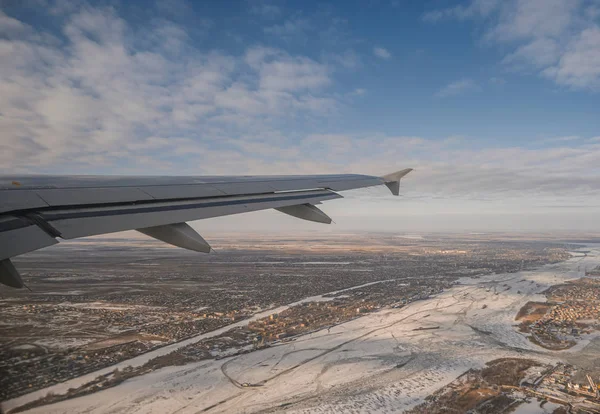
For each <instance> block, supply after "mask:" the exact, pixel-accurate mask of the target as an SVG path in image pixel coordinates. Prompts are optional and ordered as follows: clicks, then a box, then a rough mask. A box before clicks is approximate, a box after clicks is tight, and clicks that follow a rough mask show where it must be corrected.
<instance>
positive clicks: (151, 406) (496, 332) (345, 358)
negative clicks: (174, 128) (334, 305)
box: [5, 246, 600, 413]
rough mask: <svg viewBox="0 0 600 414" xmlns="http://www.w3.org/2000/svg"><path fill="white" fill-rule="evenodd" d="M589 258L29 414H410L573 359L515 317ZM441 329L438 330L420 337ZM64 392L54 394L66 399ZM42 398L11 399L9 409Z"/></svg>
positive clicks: (463, 284) (489, 280) (593, 255)
mask: <svg viewBox="0 0 600 414" xmlns="http://www.w3.org/2000/svg"><path fill="white" fill-rule="evenodd" d="M584 250H586V251H587V250H590V252H589V253H588V254H587V255H582V254H578V255H576V256H574V257H573V258H572V259H570V260H568V261H566V262H563V263H559V264H556V265H547V266H543V267H541V268H540V269H538V270H535V271H527V272H519V273H512V274H501V275H490V276H485V277H481V278H477V279H472V278H463V279H461V280H460V283H459V284H458V285H456V286H455V287H453V288H452V289H449V290H447V291H445V292H443V293H442V294H440V295H438V296H436V297H434V298H431V299H429V300H425V301H419V302H414V303H412V304H410V305H408V306H406V307H404V308H402V309H386V310H382V311H380V312H376V313H372V314H367V315H366V316H364V317H362V318H359V319H355V320H353V321H350V322H347V323H344V324H341V325H338V326H335V327H332V328H331V329H330V330H329V331H328V330H322V331H320V332H316V333H312V334H309V335H305V336H302V337H299V338H298V339H297V340H295V341H292V342H288V343H285V344H281V345H278V346H275V347H271V348H268V349H264V350H261V351H257V352H252V353H249V354H244V355H240V356H236V357H230V358H225V359H221V360H218V361H215V360H211V361H203V362H199V363H194V364H189V365H185V366H181V367H169V368H164V369H161V370H158V371H156V372H153V373H151V374H148V375H144V376H141V377H137V378H133V379H131V380H128V381H126V382H124V383H123V384H121V385H119V386H117V387H114V388H111V389H107V390H104V391H101V392H98V393H95V394H91V395H88V396H85V397H80V398H76V399H72V400H68V401H64V402H61V403H57V404H53V405H49V406H44V407H41V408H38V409H34V410H30V411H28V412H30V413H78V412H79V413H81V412H86V413H197V412H200V411H202V412H208V413H223V412H244V413H250V412H264V411H283V410H286V411H288V412H348V411H350V410H353V411H354V412H393V411H395V412H401V411H402V410H404V409H406V408H409V407H413V406H414V405H416V404H418V403H420V402H422V401H423V399H424V398H425V397H426V396H427V395H429V394H431V393H432V392H434V391H435V390H437V389H439V388H441V387H443V386H444V385H446V384H448V383H449V382H451V381H452V380H454V379H455V378H456V377H457V376H459V375H460V374H462V373H463V372H465V371H466V370H468V369H469V368H480V367H482V366H483V365H484V364H485V362H487V361H490V360H493V359H496V358H501V357H508V356H521V357H531V358H536V359H538V360H540V361H542V362H548V363H549V362H555V361H556V360H557V359H558V358H560V356H561V355H564V352H569V351H563V353H555V352H550V351H547V350H545V349H543V348H540V347H537V346H536V345H534V344H532V343H531V342H529V341H528V340H527V339H526V338H525V337H524V336H523V335H522V334H520V333H518V331H517V330H516V329H515V326H514V325H515V324H516V323H515V321H514V317H515V315H516V313H517V312H518V310H519V309H520V308H521V307H522V306H523V305H524V304H525V303H526V302H527V301H531V300H542V301H543V300H544V296H543V295H540V293H541V292H542V291H544V290H545V289H547V288H548V287H549V286H551V285H555V284H558V283H562V282H564V281H566V280H570V279H574V278H578V277H581V276H582V272H583V269H585V267H586V266H587V267H588V268H591V267H595V266H597V265H598V264H600V247H599V246H590V247H588V248H586V249H584ZM495 292H497V294H495ZM518 292H520V293H518ZM484 305H486V306H485V309H483V307H484ZM434 326H439V329H432V330H415V329H417V328H423V327H434ZM230 327H231V326H229V327H227V328H226V329H229V328H230ZM195 340H199V339H198V338H195ZM176 345H179V344H176ZM171 347H173V346H170V347H166V348H168V349H164V348H163V351H161V353H163V352H164V351H166V350H170V348H171ZM573 352H575V351H573ZM153 356H156V355H153ZM153 356H152V357H153ZM147 358H148V357H143V358H142V359H147ZM137 359H139V357H138V358H136V360H135V361H133V362H134V364H138V363H139V362H140V361H138V360H137ZM148 359H149V358H148ZM130 364H132V362H131V361H126V362H125V363H123V364H122V365H123V366H126V365H130ZM112 369H113V368H111V369H110V370H112ZM91 376H95V375H91ZM74 381H75V380H74ZM69 383H71V382H69ZM73 384H74V383H71V385H63V384H60V386H62V387H63V388H64V387H66V388H68V387H70V386H73ZM242 384H244V385H250V386H242ZM57 387H58V388H56V389H55V390H54V392H60V390H59V388H60V387H59V386H57ZM66 388H65V389H66ZM48 391H49V389H46V390H42V391H40V392H39V393H37V394H38V395H37V397H39V396H40V395H45V393H46V392H48ZM32 394H36V393H32ZM33 397H35V395H34V396H32V395H26V396H23V397H20V398H18V399H15V400H11V401H9V402H7V404H6V406H5V408H7V409H10V408H11V407H16V406H18V405H21V404H23V403H25V402H27V401H31V400H32V399H35V398H33Z"/></svg>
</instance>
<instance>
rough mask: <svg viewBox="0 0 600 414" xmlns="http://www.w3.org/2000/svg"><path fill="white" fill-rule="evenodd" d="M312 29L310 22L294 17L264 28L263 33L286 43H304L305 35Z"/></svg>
mask: <svg viewBox="0 0 600 414" xmlns="http://www.w3.org/2000/svg"><path fill="white" fill-rule="evenodd" d="M311 29H313V27H312V24H311V22H310V20H308V19H305V18H301V17H296V18H293V19H289V20H286V21H284V22H283V23H282V24H277V25H273V26H269V27H265V28H264V32H265V33H267V34H270V35H273V36H277V37H279V38H281V39H283V40H286V41H293V40H297V41H302V42H304V41H306V39H307V33H308V32H309V31H310V30H311Z"/></svg>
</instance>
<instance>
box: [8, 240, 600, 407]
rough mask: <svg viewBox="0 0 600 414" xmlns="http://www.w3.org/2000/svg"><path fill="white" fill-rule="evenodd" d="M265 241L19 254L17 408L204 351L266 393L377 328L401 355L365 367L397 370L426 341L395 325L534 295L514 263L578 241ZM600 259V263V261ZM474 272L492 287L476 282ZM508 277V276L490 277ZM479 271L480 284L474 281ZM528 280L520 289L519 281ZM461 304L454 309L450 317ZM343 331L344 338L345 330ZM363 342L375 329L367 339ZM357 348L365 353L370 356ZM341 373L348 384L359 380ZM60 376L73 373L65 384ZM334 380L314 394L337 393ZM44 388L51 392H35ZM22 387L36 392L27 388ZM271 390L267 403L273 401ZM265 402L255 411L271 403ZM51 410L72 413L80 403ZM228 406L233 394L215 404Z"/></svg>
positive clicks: (434, 329) (85, 245) (12, 380)
mask: <svg viewBox="0 0 600 414" xmlns="http://www.w3.org/2000/svg"><path fill="white" fill-rule="evenodd" d="M260 237H261V238H262V240H261V239H259V236H252V235H245V236H244V237H238V238H233V237H229V236H227V237H223V238H222V239H219V240H217V242H216V243H214V244H215V246H216V247H217V251H218V253H217V254H211V255H199V254H194V253H190V252H187V251H183V250H179V249H173V248H170V247H165V246H164V245H161V244H158V243H156V242H154V241H150V240H141V239H135V240H116V239H115V240H112V239H110V238H106V237H105V238H102V239H99V240H86V239H84V240H82V241H80V242H76V243H65V244H61V245H59V246H57V247H56V248H52V249H46V250H42V251H40V252H36V253H34V254H30V255H27V256H24V257H22V258H21V260H20V262H18V263H17V265H18V266H19V269H20V270H21V271H22V273H23V276H24V278H25V280H26V283H27V284H28V286H29V288H30V289H31V292H29V291H16V290H3V291H2V295H3V296H2V299H1V300H0V312H2V314H3V315H5V317H4V318H3V322H2V324H0V333H1V335H0V341H1V342H0V355H1V356H2V359H1V362H0V370H1V371H0V378H2V379H1V380H0V381H2V384H0V385H2V387H0V390H1V392H2V396H1V398H2V399H3V400H7V402H6V408H8V409H11V410H13V412H16V411H22V410H23V409H32V408H34V407H36V406H40V405H44V404H49V403H54V402H58V401H65V402H66V401H73V402H77V401H79V400H80V399H79V398H76V399H73V398H74V397H77V396H82V395H90V394H96V393H98V392H100V391H101V390H102V389H114V390H115V391H118V390H119V388H120V386H119V384H126V383H128V382H129V381H131V380H132V379H133V378H135V377H139V378H145V377H147V378H148V380H150V377H151V376H153V375H155V373H160V372H162V371H163V370H165V369H173V368H176V367H178V366H181V367H186V366H196V364H198V363H202V362H203V361H213V362H212V363H215V364H219V365H220V366H221V368H220V369H219V371H218V372H219V373H220V375H222V376H223V378H222V379H218V380H217V379H215V381H216V382H215V384H213V385H214V386H217V385H218V384H219V383H221V382H222V381H223V380H225V381H226V382H228V383H229V385H230V386H233V387H234V388H237V389H238V390H241V391H243V392H246V390H252V389H254V390H255V392H259V391H260V392H259V394H263V393H264V391H265V390H266V389H267V388H270V387H272V385H271V384H272V383H275V382H277V383H278V382H280V381H281V380H284V379H285V377H286V376H287V375H292V374H293V373H294V372H295V371H298V370H300V371H302V370H303V369H304V366H305V365H306V366H308V365H310V364H320V363H323V361H326V360H328V359H329V358H331V356H333V355H335V354H337V353H339V352H344V351H345V348H346V347H354V346H356V345H355V344H358V343H361V342H364V341H365V340H367V339H368V338H370V337H371V336H372V335H381V334H383V335H384V336H386V337H388V336H389V335H391V338H395V339H394V341H397V342H398V345H397V347H398V352H399V354H398V355H397V356H393V355H394V352H395V351H394V352H392V354H390V356H389V357H386V358H387V359H385V360H386V361H388V362H381V361H380V362H379V363H378V364H377V365H378V366H381V368H376V367H375V366H373V367H372V368H368V367H367V368H366V371H365V372H364V375H367V376H369V375H371V373H372V372H378V370H380V369H383V367H384V366H387V365H388V364H389V363H391V364H392V367H394V366H397V367H398V368H396V369H397V370H398V372H400V371H403V370H406V369H409V370H410V369H411V368H410V367H411V364H414V363H415V362H416V360H415V359H414V358H415V354H414V351H410V352H408V353H407V351H408V349H410V347H408V348H406V347H405V346H402V345H401V343H402V339H400V338H398V337H397V336H396V334H394V333H393V331H390V329H392V327H394V329H396V328H401V329H402V330H403V331H404V329H405V328H407V327H410V329H411V331H412V333H411V334H410V336H421V335H425V336H432V335H433V336H440V335H442V336H443V335H445V332H446V331H447V329H449V327H448V326H447V324H446V322H445V321H443V320H442V321H436V316H435V315H436V314H437V313H438V312H442V313H441V314H440V315H443V314H444V311H443V309H444V308H445V307H443V306H440V303H441V302H440V300H439V299H437V300H436V298H442V297H446V296H447V295H451V297H452V298H454V297H456V294H454V293H452V292H454V291H455V290H457V289H459V290H460V288H459V286H461V285H462V284H464V283H469V284H472V285H473V287H474V288H475V289H476V290H477V291H479V290H481V291H482V292H483V295H484V296H489V301H486V302H485V303H482V302H481V299H477V301H478V303H481V305H478V306H480V311H479V312H480V313H486V312H487V313H490V314H495V313H494V312H496V311H498V310H501V308H498V306H494V302H496V305H498V304H500V303H501V302H499V301H501V300H502V298H503V297H504V296H506V295H507V294H510V295H518V300H517V302H523V301H524V302H523V303H522V305H521V307H523V306H525V304H526V302H527V300H525V299H526V298H527V296H528V295H531V294H533V293H535V292H537V291H540V289H544V288H548V287H549V286H551V284H545V285H542V283H540V282H535V281H533V280H526V277H525V276H523V277H520V276H519V277H520V279H518V278H517V277H512V278H506V276H505V275H510V274H516V275H520V274H521V273H524V274H527V273H528V272H527V270H529V269H537V268H540V267H541V266H548V265H550V266H552V265H555V264H556V266H560V265H559V264H560V263H561V262H563V261H565V260H567V259H569V258H570V257H571V254H569V253H568V251H569V250H573V249H576V248H577V247H578V246H576V245H574V244H573V243H571V242H569V241H568V240H567V241H566V242H565V241H557V240H551V239H550V238H547V237H539V238H540V239H543V240H535V239H533V237H534V236H531V235H529V236H523V235H495V236H494V237H491V236H487V235H460V236H457V235H424V236H421V235H417V236H416V235H392V234H342V235H327V236H319V237H315V236H308V237H307V236H304V237H302V236H300V237H299V238H298V239H293V238H289V237H287V236H286V237H281V236H277V235H271V236H268V237H265V236H264V235H263V236H260ZM213 240H214V239H213ZM579 242H581V239H580V240H579ZM587 256H588V255H586V257H587ZM569 260H572V259H569ZM565 263H568V262H565ZM579 266H581V264H579ZM596 266H597V264H596ZM594 267H595V266H591V264H590V270H591V269H593V268H594ZM578 271H580V272H581V271H582V270H581V268H579V269H578ZM583 271H585V269H584V270H583ZM495 275H497V277H496V276H495ZM478 279H480V280H481V282H480V283H482V285H481V286H477V283H479V282H477V280H478ZM496 279H498V280H504V279H506V281H505V282H504V283H499V282H498V281H496V282H493V283H490V282H491V281H493V280H496ZM516 279H518V280H516ZM469 280H470V281H472V282H465V281H469ZM519 280H520V281H521V282H519ZM530 282H531V283H530ZM557 282H558V280H557ZM515 283H517V284H516V285H515ZM519 283H520V284H522V285H523V286H522V287H520V288H519V286H520V285H519ZM544 283H547V282H544ZM446 292H447V293H446ZM465 292H466V293H465V294H464V297H456V300H458V301H459V302H461V301H463V300H466V299H468V298H470V297H471V296H472V295H473V293H469V292H470V291H469V290H468V289H467V290H466V291H465ZM517 292H518V293H517ZM430 301H435V303H438V305H435V306H434V307H432V308H431V312H429V313H427V312H425V311H423V312H420V314H421V316H420V317H421V318H422V319H423V322H426V323H425V324H424V325H423V324H420V325H418V326H415V325H414V324H413V323H412V322H410V320H411V318H409V319H406V318H405V319H402V318H401V320H400V321H398V322H391V325H389V324H388V325H389V326H388V325H386V324H385V323H384V324H383V325H381V322H380V323H378V324H372V325H371V326H374V330H371V331H366V332H364V333H361V334H358V331H357V332H356V334H357V335H358V337H348V339H347V340H342V339H343V338H344V337H346V336H347V334H348V333H349V332H350V331H348V329H350V327H351V326H353V325H352V324H355V325H356V324H357V323H358V324H359V325H360V326H363V323H367V324H369V322H367V321H368V319H369V318H372V317H377V315H379V314H381V315H389V316H384V319H385V318H390V317H391V315H396V314H397V315H398V317H400V316H401V314H402V313H403V312H404V313H405V312H409V311H410V309H412V307H413V306H414V305H413V302H418V303H421V304H423V305H426V304H427V303H429V302H430ZM488 302H489V303H488ZM530 302H531V301H530ZM540 302H541V301H540ZM515 304H516V302H515ZM423 305H419V306H423ZM455 306H457V305H451V304H450V305H449V306H448V307H447V308H448V310H449V314H450V315H452V309H454V307H455ZM528 306H531V305H528ZM486 308H487V309H486ZM475 309H476V307H474V305H473V304H472V305H470V306H468V307H467V308H466V310H465V311H464V312H466V313H464V315H463V316H460V319H459V324H460V325H457V327H456V328H455V329H456V330H458V331H460V328H459V326H463V325H464V324H466V323H467V319H465V318H466V317H468V315H469V312H473V311H474V310H475ZM484 309H485V310H484ZM518 310H519V309H516V310H515V312H514V313H513V315H512V318H515V317H516V316H517V315H516V314H517V312H518ZM538 313H539V315H538V316H542V315H544V314H545V313H544V312H542V311H539V312H538ZM527 314H528V315H530V314H531V312H529V313H527ZM371 315H372V316H371ZM394 318H395V317H394ZM394 318H392V319H394ZM425 318H426V319H425ZM363 319H364V322H363ZM402 320H406V321H407V322H406V324H404V323H402V322H401V321H402ZM382 322H383V320H382ZM398 323H400V324H398ZM403 325H406V326H403ZM376 326H379V327H376ZM340 329H341V330H342V331H340ZM472 329H473V330H474V332H480V333H478V334H477V335H484V336H485V335H488V334H486V332H488V331H486V330H485V327H473V328H472ZM336 332H338V333H336ZM341 332H346V334H344V335H341V336H340V334H339V333H341ZM375 332H380V334H376V333H375ZM450 332H452V330H451V331H450ZM315 335H316V337H315ZM323 335H325V336H324V338H325V337H327V336H332V340H333V339H335V338H339V340H342V341H341V342H339V341H338V339H335V340H334V341H333V342H332V343H331V344H332V346H333V348H330V347H329V346H322V345H318V346H315V347H313V348H307V349H306V351H300V350H298V353H297V355H296V356H295V357H294V358H292V359H289V357H284V356H282V357H281V358H282V359H281V360H280V362H279V363H277V364H276V365H275V366H276V367H277V368H275V367H272V368H271V374H270V375H267V376H266V377H265V376H262V375H258V377H252V376H250V377H247V378H246V376H244V375H242V376H241V377H240V375H238V374H236V372H237V368H236V367H237V366H238V365H239V364H238V363H237V362H235V360H236V359H239V358H246V357H245V355H248V358H254V357H250V356H251V355H257V356H260V355H263V354H264V353H265V352H266V353H267V354H265V355H268V354H269V353H270V352H275V351H276V350H284V349H285V348H286V347H289V345H292V344H294V343H296V344H298V343H300V342H301V341H303V338H308V339H310V338H312V337H315V340H316V338H318V337H321V336H323ZM401 335H402V337H403V338H404V337H406V334H405V333H402V334H401ZM492 336H493V335H492ZM358 338H364V339H360V341H359V342H356V341H357V339H358ZM523 338H524V339H525V336H524V337H523ZM386 341H387V339H386ZM382 346H383V347H384V348H385V347H386V346H387V345H383V343H382ZM533 346H535V345H533ZM511 347H514V345H511ZM402 349H405V350H404V351H402ZM271 350H272V351H271ZM355 352H358V351H355ZM371 352H372V350H370V351H368V352H367V354H369V353H371ZM284 355H287V354H284ZM346 355H351V354H347V353H346ZM356 355H357V357H358V358H359V359H362V358H364V356H360V352H359V353H358V354H356ZM411 355H412V356H411ZM232 358H233V359H232ZM298 358H299V359H298ZM390 358H391V359H390ZM376 359H377V358H376ZM417 359H418V358H417ZM240 361H241V360H240ZM293 361H297V362H293ZM394 361H396V362H394ZM546 362H547V361H546ZM381 364H383V365H381ZM269 365H270V363H267V366H269ZM359 366H360V364H359ZM458 366H461V365H460V364H459V365H458ZM458 366H457V367H456V368H453V369H452V370H451V372H454V369H458V371H456V376H458V375H460V373H461V372H459V371H460V368H458ZM373 370H374V371H373ZM340 375H344V374H340ZM207 378H210V376H208V377H207ZM280 378H281V380H280ZM344 379H345V380H348V381H350V383H349V384H352V378H351V376H350V377H348V376H346V377H344ZM63 381H66V382H64V385H63V384H58V385H56V386H54V387H53V384H57V383H59V382H63ZM336 383H337V381H336ZM349 384H347V385H344V387H346V386H348V385H349ZM340 386H341V385H340ZM323 387H324V388H322V389H321V391H319V392H318V393H317V394H316V395H320V394H322V393H323V392H324V391H325V390H326V389H328V386H326V385H323ZM337 387H338V386H336V389H337ZM353 387H354V386H353ZM213 388H214V387H213V386H210V388H209V389H213ZM217 388H218V387H217ZM317 388H319V387H317ZM215 389H216V388H215ZM225 389H227V387H225V388H224V390H225ZM342 389H343V388H342ZM35 390H40V391H37V392H32V391H35ZM433 390H434V389H432V392H433ZM317 391H318V390H317ZM223 392H226V391H223ZM305 392H308V391H303V392H302V393H305ZM313 392H314V391H313ZM302 393H301V394H302ZM21 395H23V396H24V397H22V398H15V397H19V396H21ZM308 395H311V394H310V393H309V394H307V396H308ZM316 395H315V397H311V398H316ZM323 395H328V393H326V394H323ZM90 397H91V396H89V397H85V398H90ZM290 398H291V399H290V400H289V402H288V403H285V401H284V402H283V403H281V404H283V405H282V406H281V409H286V410H290V409H298V407H299V406H301V405H302V403H301V401H305V404H308V405H314V402H312V400H303V399H302V398H301V399H300V400H298V401H296V399H295V398H292V397H291V394H290ZM319 398H321V397H319ZM323 398H325V397H323ZM210 399H211V398H210V397H207V398H206V401H210ZM327 399H328V400H331V398H330V397H327ZM267 400H268V398H267ZM267 400H265V403H264V404H269V403H266V401H267ZM334 400H335V399H333V400H331V401H334ZM82 401H83V400H82ZM232 401H233V400H232ZM309 401H310V404H309ZM315 401H319V399H317V400H315ZM415 402H416V401H415ZM264 404H263V403H261V404H259V405H258V406H257V407H261V408H260V409H261V410H262V409H264V408H266V407H268V406H269V405H267V406H265V405H264ZM271 404H272V403H271ZM410 405H411V404H409V405H406V407H407V408H408V407H409V406H410ZM77 406H78V405H77V404H76V405H75V407H77ZM151 406H152V405H150V406H149V408H148V409H150V407H151ZM18 407H21V408H19V409H18V410H16V409H17V408H18ZM46 407H47V408H50V407H55V408H56V409H57V411H56V412H72V410H73V407H74V406H71V405H69V406H65V407H69V408H68V409H67V408H64V409H63V408H60V404H53V405H50V406H46ZM193 407H195V408H199V406H196V405H193ZM271 407H273V405H271ZM204 408H205V409H208V408H210V404H209V405H208V406H207V405H205V406H204ZM226 408H227V404H225V405H223V406H222V407H217V406H215V407H213V408H210V409H209V410H208V411H215V412H219V411H222V410H225V411H227V409H226ZM61 410H62V411H61ZM74 410H75V411H77V410H79V409H77V408H75V409H74ZM190 410H191V408H190ZM81 411H85V409H83V408H81ZM173 411H174V409H173ZM246 411H254V409H248V410H246ZM43 412H47V411H43Z"/></svg>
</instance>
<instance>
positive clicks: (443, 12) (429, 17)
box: [423, 0, 501, 23]
mask: <svg viewBox="0 0 600 414" xmlns="http://www.w3.org/2000/svg"><path fill="white" fill-rule="evenodd" d="M500 1H501V0H473V1H471V2H470V4H468V5H467V6H464V5H459V6H455V7H450V8H447V9H438V10H432V11H429V12H427V13H425V14H424V15H423V20H424V21H426V22H430V23H435V22H438V21H440V20H444V19H458V20H465V19H472V18H474V17H487V16H489V15H490V14H491V13H492V12H493V11H495V10H496V9H497V8H498V6H499V5H500Z"/></svg>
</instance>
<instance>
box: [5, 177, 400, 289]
mask: <svg viewBox="0 0 600 414" xmlns="http://www.w3.org/2000/svg"><path fill="white" fill-rule="evenodd" d="M410 171H411V169H405V170H402V171H398V172H396V173H392V174H387V175H385V176H383V177H377V176H369V175H358V174H336V175H298V176H237V177H216V176H206V177H172V176H160V177H150V176H147V177H122V176H41V175H40V176H0V283H3V284H6V285H9V286H13V287H22V286H23V282H22V281H21V279H20V277H19V275H18V272H17V271H16V269H15V268H14V266H13V265H12V263H11V262H10V258H12V257H14V256H18V255H20V254H24V253H27V252H30V251H33V250H37V249H41V248H43V247H47V246H50V245H53V244H56V243H58V240H57V239H74V238H78V237H85V236H93V235H98V234H105V233H112V232H118V231H124V230H138V231H140V232H142V233H144V234H146V235H148V236H151V237H154V238H156V239H159V240H162V241H164V242H166V243H170V244H173V245H176V246H179V247H183V248H187V249H190V250H195V251H199V252H208V251H210V246H209V245H208V243H207V242H206V241H205V240H204V239H203V238H202V237H201V236H200V235H199V234H197V233H196V232H195V231H194V230H193V229H192V228H191V227H189V226H188V225H187V224H186V222H187V221H191V220H199V219H204V218H210V217H218V216H226V215H230V214H238V213H244V212H249V211H257V210H264V209H271V208H273V209H277V210H278V211H281V212H283V213H286V214H289V215H292V216H294V217H298V218H301V219H305V220H310V221H315V222H320V223H330V222H331V219H330V218H329V217H327V215H325V213H323V212H322V211H321V210H319V209H318V208H317V207H315V205H316V204H320V203H321V202H322V201H326V200H332V199H335V198H341V197H342V196H341V195H339V194H338V193H337V192H338V191H344V190H350V189H356V188H362V187H371V186H376V185H387V186H388V188H390V190H391V191H392V193H393V194H395V195H398V186H399V182H400V179H401V178H402V177H403V176H404V175H406V174H408V173H409V172H410Z"/></svg>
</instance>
